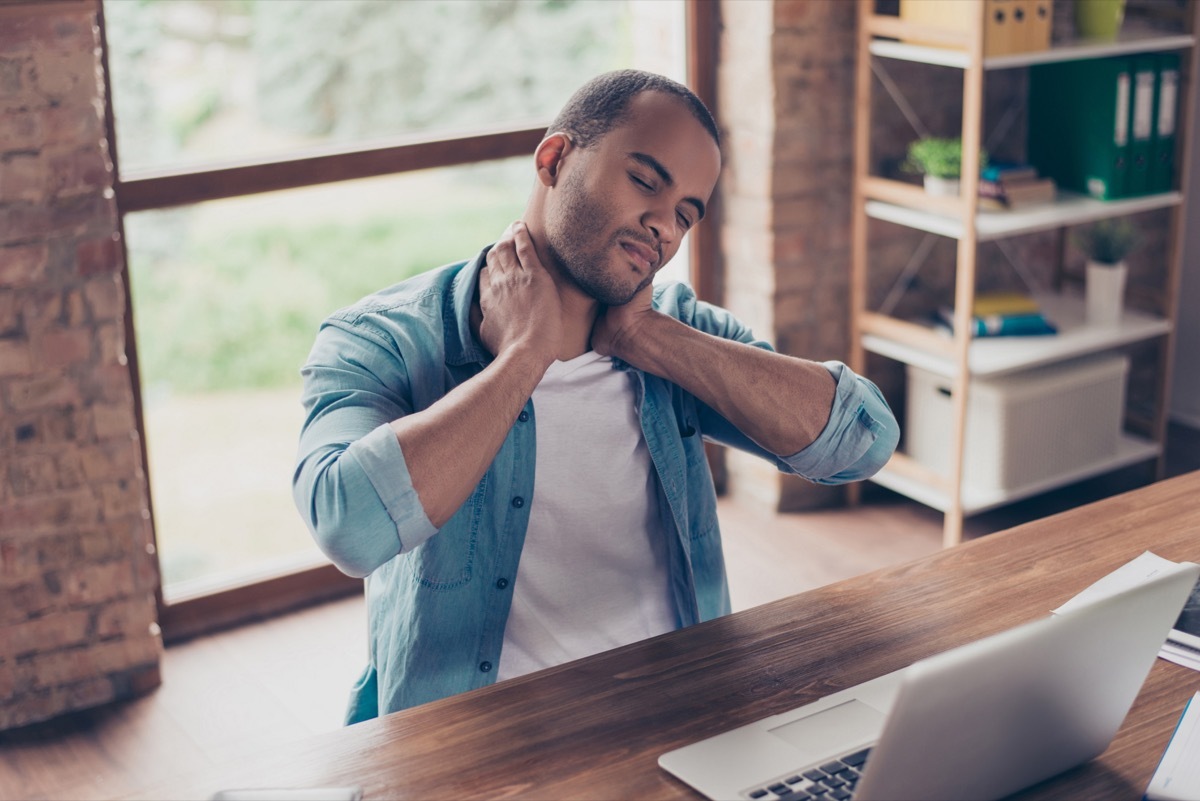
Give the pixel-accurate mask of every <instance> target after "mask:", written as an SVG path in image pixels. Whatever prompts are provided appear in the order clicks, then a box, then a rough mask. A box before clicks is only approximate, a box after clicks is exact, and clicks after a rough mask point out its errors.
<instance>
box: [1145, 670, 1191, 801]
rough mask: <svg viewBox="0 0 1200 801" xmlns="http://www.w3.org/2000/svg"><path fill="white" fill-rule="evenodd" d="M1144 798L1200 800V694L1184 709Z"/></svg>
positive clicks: (1163, 800) (1178, 800) (1152, 800)
mask: <svg viewBox="0 0 1200 801" xmlns="http://www.w3.org/2000/svg"><path fill="white" fill-rule="evenodd" d="M1145 797H1146V798H1147V799H1150V801H1200V693H1196V694H1195V695H1193V696H1192V700H1191V701H1189V702H1188V705H1187V706H1186V707H1184V709H1183V714H1182V715H1181V716H1180V717H1179V725H1178V726H1176V727H1175V733H1174V734H1173V735H1171V741H1170V742H1169V743H1167V748H1166V750H1165V751H1163V756H1162V761H1160V762H1159V763H1158V768H1157V769H1156V770H1155V771H1154V776H1153V777H1151V779H1150V786H1149V787H1147V788H1146V796H1145Z"/></svg>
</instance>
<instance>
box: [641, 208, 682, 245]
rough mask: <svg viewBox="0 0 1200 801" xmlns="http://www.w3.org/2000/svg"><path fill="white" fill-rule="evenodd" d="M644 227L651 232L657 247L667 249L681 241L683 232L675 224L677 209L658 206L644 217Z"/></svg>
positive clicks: (649, 210)
mask: <svg viewBox="0 0 1200 801" xmlns="http://www.w3.org/2000/svg"><path fill="white" fill-rule="evenodd" d="M642 226H643V227H644V228H645V229H646V230H647V231H649V232H650V233H651V234H652V235H653V236H654V239H655V240H656V241H655V246H656V247H658V248H660V249H667V248H669V247H671V246H672V245H673V244H675V243H676V242H678V241H679V239H680V236H681V232H680V231H679V228H678V226H677V225H676V222H675V209H674V208H673V207H671V208H666V207H664V205H662V204H660V205H656V206H654V207H652V208H650V209H648V210H647V211H646V213H645V214H644V215H643V216H642Z"/></svg>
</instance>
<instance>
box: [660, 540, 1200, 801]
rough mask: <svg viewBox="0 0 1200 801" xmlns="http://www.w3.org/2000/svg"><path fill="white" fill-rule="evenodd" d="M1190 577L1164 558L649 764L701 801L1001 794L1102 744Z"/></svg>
mask: <svg viewBox="0 0 1200 801" xmlns="http://www.w3.org/2000/svg"><path fill="white" fill-rule="evenodd" d="M1198 577H1200V565H1195V564H1192V563H1190V562H1184V563H1181V564H1178V565H1174V566H1172V567H1171V568H1169V569H1167V570H1164V571H1163V572H1162V573H1160V574H1159V575H1157V576H1155V577H1153V578H1151V579H1149V580H1147V581H1145V582H1144V583H1141V584H1138V585H1137V586H1134V587H1130V588H1128V589H1125V590H1122V591H1121V592H1119V593H1117V594H1115V595H1112V596H1109V597H1107V598H1103V599H1101V600H1098V601H1095V602H1093V603H1091V604H1088V605H1085V606H1081V607H1077V608H1075V609H1072V610H1071V611H1067V612H1063V613H1061V614H1058V615H1054V616H1050V617H1046V618H1043V619H1040V620H1036V621H1034V622H1031V623H1027V624H1025V625H1022V626H1018V627H1016V628H1013V629H1009V630H1008V631H1004V632H1001V633H999V634H996V635H993V636H991V637H987V638H985V639H982V640H978V641H976V642H973V643H970V644H968V645H964V646H961V647H959V648H955V649H953V650H950V651H946V652H944V653H941V654H938V655H936V656H933V657H930V658H928V659H923V660H921V661H919V662H915V663H914V664H912V665H910V666H909V667H907V668H904V669H902V670H899V671H896V672H894V673H890V674H887V675H885V676H881V677H879V678H877V679H873V680H871V681H868V682H866V683H864V684H860V685H858V686H856V687H851V688H848V689H846V690H842V691H840V692H837V693H833V694H832V695H828V696H826V697H824V698H822V699H820V700H818V701H815V702H813V703H811V704H806V705H805V706H802V707H799V708H797V709H794V710H792V711H790V712H785V713H783V714H780V715H774V716H772V717H769V718H766V719H763V720H760V721H757V722H755V723H751V724H748V725H746V726H742V727H740V728H737V729H734V730H732V731H728V732H725V733H723V734H719V735H716V736H714V737H710V738H708V739H706V740H702V741H700V742H697V743H693V744H692V745H688V746H685V747H683V748H679V749H676V750H674V751H671V752H669V753H666V754H663V755H662V756H661V757H659V760H658V764H659V765H660V766H661V767H662V768H663V769H665V770H666V771H668V772H669V773H671V774H673V775H674V776H676V777H677V778H679V779H681V780H683V781H684V782H686V783H687V784H689V785H691V786H692V787H693V788H695V789H696V790H698V791H700V792H701V793H703V794H704V795H706V796H708V797H709V798H712V799H751V800H752V801H777V799H789V800H791V799H805V800H807V799H809V798H815V799H817V800H818V801H846V800H847V799H850V798H853V799H854V801H891V800H893V799H894V800H896V801H901V800H903V799H917V798H919V799H927V800H928V801H935V800H936V799H954V801H964V799H992V798H1001V797H1003V796H1006V795H1009V794H1010V793H1013V792H1016V791H1018V790H1021V789H1024V788H1025V787H1028V786H1030V785H1032V784H1035V783H1037V782H1039V781H1041V780H1043V779H1047V778H1049V777H1051V776H1054V775H1056V774H1058V773H1060V772H1062V771H1064V770H1067V769H1069V768H1072V767H1074V766H1076V765H1079V764H1081V763H1083V762H1086V761H1087V760H1089V759H1091V758H1092V757H1094V756H1097V755H1099V754H1100V753H1101V752H1103V751H1104V750H1105V749H1106V748H1107V747H1108V744H1109V743H1110V742H1111V741H1112V739H1113V737H1114V736H1115V735H1116V733H1117V729H1118V728H1119V727H1120V725H1121V722H1122V720H1124V718H1125V715H1126V713H1127V712H1128V711H1129V708H1130V707H1131V706H1132V705H1133V701H1134V699H1135V698H1136V697H1137V694H1138V691H1139V690H1140V689H1141V686H1142V683H1143V682H1144V681H1145V679H1146V676H1147V674H1148V673H1149V672H1150V668H1151V666H1152V665H1153V664H1154V659H1155V657H1156V656H1157V654H1158V650H1159V647H1160V646H1161V645H1162V644H1163V641H1164V640H1165V639H1166V636H1167V632H1168V631H1169V630H1170V628H1171V624H1172V623H1174V621H1175V619H1176V618H1177V617H1178V616H1179V611H1180V609H1181V608H1182V607H1183V604H1184V602H1185V601H1186V600H1187V598H1188V594H1189V593H1190V592H1191V589H1192V586H1193V585H1194V584H1195V583H1196V580H1197V578H1198Z"/></svg>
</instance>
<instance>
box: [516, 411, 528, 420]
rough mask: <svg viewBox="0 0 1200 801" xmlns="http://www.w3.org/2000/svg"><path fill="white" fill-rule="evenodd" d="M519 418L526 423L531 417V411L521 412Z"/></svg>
mask: <svg viewBox="0 0 1200 801" xmlns="http://www.w3.org/2000/svg"><path fill="white" fill-rule="evenodd" d="M517 419H518V420H520V421H521V422H522V423H524V422H525V421H527V420H528V419H529V412H521V413H520V414H518V415H517Z"/></svg>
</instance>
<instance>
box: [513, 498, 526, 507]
mask: <svg viewBox="0 0 1200 801" xmlns="http://www.w3.org/2000/svg"><path fill="white" fill-rule="evenodd" d="M512 505H513V508H514V509H520V508H521V507H522V506H524V505H525V499H524V498H522V497H521V496H520V495H518V496H517V497H515V498H513V499H512Z"/></svg>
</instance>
